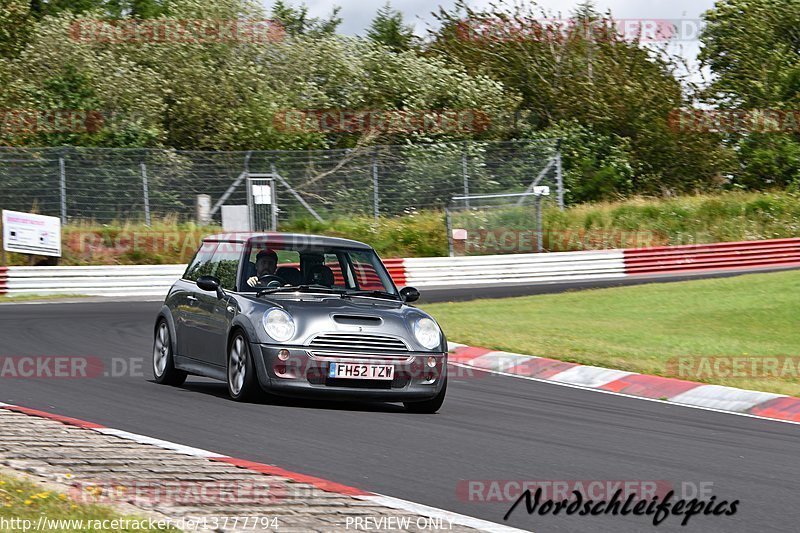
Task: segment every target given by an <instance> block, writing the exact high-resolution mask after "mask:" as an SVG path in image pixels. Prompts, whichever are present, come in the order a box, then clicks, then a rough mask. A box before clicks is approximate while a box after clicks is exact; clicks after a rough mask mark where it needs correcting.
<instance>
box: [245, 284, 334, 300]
mask: <svg viewBox="0 0 800 533" xmlns="http://www.w3.org/2000/svg"><path fill="white" fill-rule="evenodd" d="M300 291H302V292H321V293H323V294H338V295H339V296H341V297H345V296H347V291H345V290H342V289H331V288H330V287H318V286H315V285H292V286H290V287H276V288H274V289H263V290H260V291H258V293H257V294H256V296H264V295H266V294H275V293H279V292H300Z"/></svg>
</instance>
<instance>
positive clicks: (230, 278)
mask: <svg viewBox="0 0 800 533" xmlns="http://www.w3.org/2000/svg"><path fill="white" fill-rule="evenodd" d="M243 250H244V245H243V244H241V243H237V242H223V243H220V244H219V246H218V247H217V249H216V250H215V251H214V256H213V257H212V258H211V265H212V270H211V273H210V274H209V275H211V276H215V277H216V278H218V279H219V284H220V286H221V287H222V288H223V289H225V290H227V291H235V290H236V275H237V274H238V272H239V261H240V260H241V258H242V251H243Z"/></svg>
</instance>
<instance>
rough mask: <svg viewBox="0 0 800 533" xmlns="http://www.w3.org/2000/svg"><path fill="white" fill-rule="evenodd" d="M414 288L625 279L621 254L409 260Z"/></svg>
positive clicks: (409, 278)
mask: <svg viewBox="0 0 800 533" xmlns="http://www.w3.org/2000/svg"><path fill="white" fill-rule="evenodd" d="M405 269H406V273H405V274H406V284H408V285H411V286H412V287H417V288H424V287H448V286H454V285H494V284H498V285H499V284H509V283H548V282H556V281H581V280H592V279H614V278H624V277H625V264H624V260H623V253H622V251H621V250H609V251H602V252H561V253H553V254H525V255H491V256H479V257H436V258H429V259H406V260H405Z"/></svg>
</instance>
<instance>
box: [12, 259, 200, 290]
mask: <svg viewBox="0 0 800 533" xmlns="http://www.w3.org/2000/svg"><path fill="white" fill-rule="evenodd" d="M185 269H186V266H185V265H157V266H148V265H143V266H95V267H9V268H8V281H7V287H6V291H7V292H8V294H9V295H11V296H13V295H18V294H82V295H86V296H165V295H166V294H167V290H168V289H169V287H170V286H171V285H172V284H173V283H175V280H177V279H178V278H179V277H180V276H181V274H183V271H184V270H185Z"/></svg>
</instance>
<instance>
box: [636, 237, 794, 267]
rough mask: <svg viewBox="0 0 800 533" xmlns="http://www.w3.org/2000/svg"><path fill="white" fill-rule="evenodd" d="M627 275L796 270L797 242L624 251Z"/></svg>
mask: <svg viewBox="0 0 800 533" xmlns="http://www.w3.org/2000/svg"><path fill="white" fill-rule="evenodd" d="M624 253H625V273H626V274H629V275H653V274H680V273H688V272H702V271H725V270H742V269H758V268H779V267H791V266H800V239H774V240H768V241H745V242H723V243H717V244H699V245H687V246H662V247H658V248H641V249H636V250H624Z"/></svg>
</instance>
